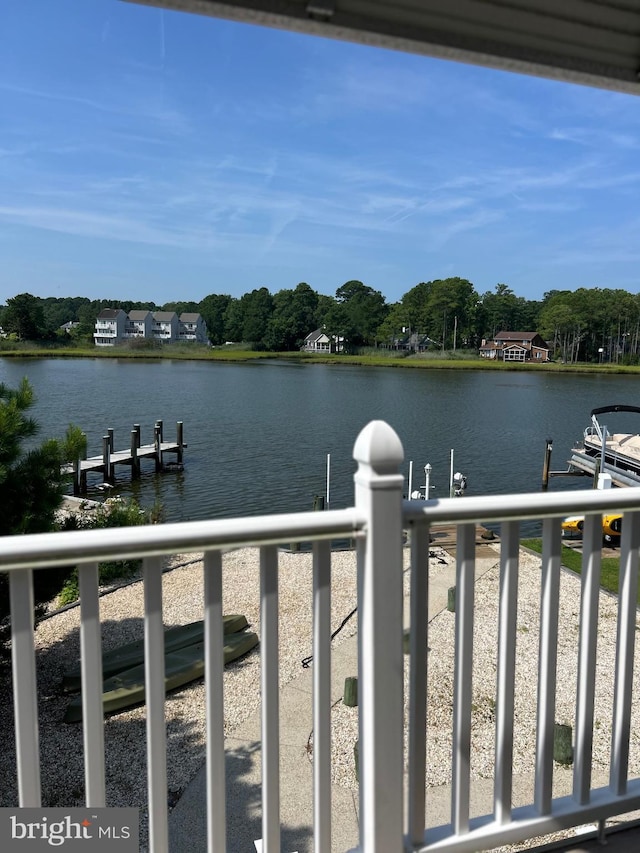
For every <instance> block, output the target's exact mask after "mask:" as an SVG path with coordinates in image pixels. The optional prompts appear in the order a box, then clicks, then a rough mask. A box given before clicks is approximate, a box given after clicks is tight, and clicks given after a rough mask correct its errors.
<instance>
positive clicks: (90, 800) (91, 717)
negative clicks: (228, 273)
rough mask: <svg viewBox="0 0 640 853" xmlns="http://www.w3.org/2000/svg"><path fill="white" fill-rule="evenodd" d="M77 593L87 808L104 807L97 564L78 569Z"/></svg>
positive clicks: (102, 714) (100, 649)
mask: <svg viewBox="0 0 640 853" xmlns="http://www.w3.org/2000/svg"><path fill="white" fill-rule="evenodd" d="M78 589H79V593H80V665H81V673H82V730H83V731H82V734H83V739H84V778H85V786H86V803H87V806H94V807H95V808H102V807H104V806H105V804H106V799H105V776H104V711H103V707H102V637H101V630H100V599H99V597H98V564H97V563H89V564H87V565H86V566H79V567H78Z"/></svg>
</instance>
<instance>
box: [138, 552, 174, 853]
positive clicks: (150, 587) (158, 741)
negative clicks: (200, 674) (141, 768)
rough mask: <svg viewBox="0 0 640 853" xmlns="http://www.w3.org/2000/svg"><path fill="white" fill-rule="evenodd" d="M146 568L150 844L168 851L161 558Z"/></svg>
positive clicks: (158, 852) (150, 559) (153, 851)
mask: <svg viewBox="0 0 640 853" xmlns="http://www.w3.org/2000/svg"><path fill="white" fill-rule="evenodd" d="M143 572H144V625H145V630H144V661H145V700H146V706H147V778H148V782H147V788H148V792H149V847H150V849H151V853H166V851H167V850H168V849H169V842H168V824H167V818H168V808H167V729H166V724H165V716H164V696H165V686H164V676H165V672H164V625H163V622H162V561H161V560H160V558H159V557H146V558H145V560H144V562H143Z"/></svg>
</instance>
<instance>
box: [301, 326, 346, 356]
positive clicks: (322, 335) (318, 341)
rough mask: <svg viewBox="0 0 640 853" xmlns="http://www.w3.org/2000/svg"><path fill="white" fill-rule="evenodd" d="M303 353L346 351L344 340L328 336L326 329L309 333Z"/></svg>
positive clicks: (303, 346) (302, 348)
mask: <svg viewBox="0 0 640 853" xmlns="http://www.w3.org/2000/svg"><path fill="white" fill-rule="evenodd" d="M301 350H302V352H319V353H336V352H342V351H343V350H344V338H341V337H339V336H338V337H337V336H336V335H328V334H327V333H326V332H325V330H324V329H316V330H315V331H313V332H309V334H308V335H307V337H306V338H305V339H304V344H303V345H302V347H301Z"/></svg>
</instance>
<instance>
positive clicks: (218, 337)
mask: <svg viewBox="0 0 640 853" xmlns="http://www.w3.org/2000/svg"><path fill="white" fill-rule="evenodd" d="M230 302H231V297H230V296H227V295H225V294H218V293H210V294H209V296H205V298H204V299H203V300H202V301H201V302H200V304H199V305H198V311H199V313H200V314H202V319H203V320H204V321H205V323H206V324H207V331H208V333H209V340H210V341H211V343H212V344H223V343H224V342H225V340H226V338H225V335H224V322H225V311H226V310H227V308H228V307H229V303H230Z"/></svg>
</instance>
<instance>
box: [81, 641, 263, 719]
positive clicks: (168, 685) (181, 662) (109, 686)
mask: <svg viewBox="0 0 640 853" xmlns="http://www.w3.org/2000/svg"><path fill="white" fill-rule="evenodd" d="M258 642H259V641H258V636H257V634H254V633H253V632H252V631H240V632H237V633H235V634H228V635H227V636H225V639H224V662H225V664H227V663H231V662H232V661H235V660H238V658H241V657H242V656H243V655H246V654H247V653H248V652H250V651H251V649H253V648H255V647H256V646H257V645H258ZM144 669H145V668H144V664H139V665H138V666H134V667H132V668H131V669H127V670H124V671H123V672H120V673H118V674H117V675H114V676H112V677H111V678H108V679H106V680H105V682H104V684H103V694H102V706H103V711H104V713H105V714H111V713H114V712H115V711H121V710H123V709H124V708H130V707H132V706H133V705H138V704H139V703H140V702H144V700H145V671H144ZM203 675H204V643H195V644H193V645H190V646H184V647H183V648H181V649H177V650H175V651H173V652H169V653H168V654H167V655H166V656H165V679H164V684H165V692H167V693H168V692H169V691H170V690H175V689H177V688H178V687H182V686H183V685H185V684H189V683H190V682H191V681H195V680H196V679H198V678H202V676H203ZM81 719H82V696H81V695H79V696H75V697H74V698H73V699H72V700H71V702H70V703H69V706H68V708H67V712H66V714H65V717H64V722H65V723H77V722H79V721H80V720H81Z"/></svg>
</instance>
